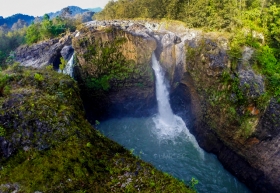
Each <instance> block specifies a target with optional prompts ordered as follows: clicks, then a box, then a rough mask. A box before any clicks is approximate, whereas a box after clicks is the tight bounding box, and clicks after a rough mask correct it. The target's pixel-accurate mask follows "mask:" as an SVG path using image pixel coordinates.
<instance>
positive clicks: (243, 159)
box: [182, 38, 280, 192]
mask: <svg viewBox="0 0 280 193" xmlns="http://www.w3.org/2000/svg"><path fill="white" fill-rule="evenodd" d="M215 41H216V42H218V43H215ZM194 48H195V49H194ZM186 54H187V60H188V59H189V60H188V61H187V69H188V71H189V74H190V76H186V75H185V76H184V77H183V79H182V83H185V84H186V85H187V86H188V87H189V89H190V90H191V91H193V92H192V112H193V113H194V116H195V117H196V119H195V122H194V127H193V128H192V131H193V132H194V134H195V135H196V137H197V140H198V142H199V144H200V145H201V146H202V147H203V148H204V149H205V150H206V151H209V152H212V153H215V154H217V157H218V159H219V160H220V161H221V162H222V163H223V165H224V166H225V168H227V169H228V170H229V171H230V172H231V173H233V174H234V175H235V176H237V177H238V178H239V179H240V180H241V181H242V182H244V183H245V184H246V185H248V187H250V189H252V190H253V191H254V192H280V189H279V187H280V181H279V179H280V172H279V168H280V166H279V162H278V160H279V155H280V149H279V147H278V144H279V140H280V137H279V133H280V131H279V120H280V114H279V110H277V109H279V104H278V103H277V102H276V101H275V99H272V100H271V101H270V104H269V105H268V107H267V108H266V109H265V108H262V107H261V105H260V104H258V103H257V102H256V101H258V100H260V99H261V95H262V94H263V93H264V92H265V85H264V81H263V77H262V76H260V75H258V74H257V73H256V72H254V71H253V70H252V68H251V66H250V57H251V56H252V50H251V49H248V48H245V50H244V52H243V58H242V60H241V61H240V63H239V64H237V68H236V69H235V67H234V66H233V64H231V62H230V61H229V59H228V56H227V54H226V49H225V47H223V46H221V44H220V43H219V40H217V39H216V40H210V41H209V40H207V38H206V39H204V40H202V41H194V40H193V41H188V42H187V53H186ZM213 64H215V65H214V66H216V67H215V68H213ZM227 73H228V74H227ZM232 96H234V97H233V98H235V99H234V100H233V99H232ZM259 103H260V102H259ZM258 105H259V106H258ZM229 108H231V111H229ZM246 113H248V114H247V115H246ZM234 117H235V118H234ZM236 117H237V119H236ZM238 117H243V118H241V119H238Z"/></svg>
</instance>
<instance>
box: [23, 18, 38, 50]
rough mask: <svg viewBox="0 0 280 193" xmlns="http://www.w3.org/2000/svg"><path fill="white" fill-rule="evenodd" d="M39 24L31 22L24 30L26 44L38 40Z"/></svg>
mask: <svg viewBox="0 0 280 193" xmlns="http://www.w3.org/2000/svg"><path fill="white" fill-rule="evenodd" d="M39 30H40V24H38V23H36V24H34V23H33V24H31V25H30V26H29V27H28V28H27V31H26V36H25V39H26V43H27V44H28V45H31V44H33V43H35V42H38V41H39V40H40V33H39Z"/></svg>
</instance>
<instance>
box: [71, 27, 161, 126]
mask: <svg viewBox="0 0 280 193" xmlns="http://www.w3.org/2000/svg"><path fill="white" fill-rule="evenodd" d="M93 27H94V25H93V24H92V26H91V27H88V28H87V29H85V30H84V31H80V35H79V36H77V37H76V38H74V39H73V47H74V49H75V52H76V53H77V58H78V61H79V64H80V67H79V68H77V73H76V74H78V75H77V77H78V81H79V82H80V84H81V85H82V86H81V87H82V88H84V89H82V90H84V91H85V92H84V93H83V94H82V95H83V98H84V101H85V103H86V104H87V105H86V110H88V114H91V116H90V117H91V118H92V117H94V118H95V119H98V120H100V119H102V117H108V116H118V115H120V114H122V115H123V114H130V115H138V116H141V115H143V114H149V112H148V110H147V109H150V108H148V107H149V106H150V107H152V106H154V105H155V104H156V102H155V100H156V99H155V94H154V80H153V71H152V68H151V65H150V58H151V55H152V53H153V51H154V50H155V49H156V46H157V45H156V41H155V40H154V39H153V38H152V37H150V36H149V35H147V36H144V35H143V33H144V31H142V28H143V26H141V25H136V24H135V25H131V30H133V31H134V32H133V33H134V34H132V33H130V32H127V31H123V30H122V29H118V28H107V29H104V30H103V29H95V28H93ZM137 31H139V34H137V35H136V34H135V33H137ZM119 40H120V41H121V42H122V43H121V45H120V46H119V45H117V46H118V50H117V51H116V50H115V51H114V50H113V49H114V48H113V47H114V46H116V45H115V43H116V41H119ZM102 46H104V47H102ZM106 46H107V47H106ZM90 47H92V49H96V50H101V49H107V50H108V51H109V52H112V53H111V55H108V58H107V56H106V58H104V60H105V59H106V60H107V61H108V62H109V63H110V66H109V67H108V69H107V70H106V71H107V72H105V74H102V73H103V72H101V71H99V70H98V68H99V67H97V65H99V62H97V63H94V62H93V63H91V62H90V61H91V60H99V58H98V57H95V56H94V57H95V58H91V59H87V57H86V54H88V50H89V48H90ZM105 47H106V48H105ZM117 52H118V53H117ZM89 54H90V55H92V53H89ZM116 55H118V56H120V57H119V58H115V56H116ZM110 57H111V58H110ZM122 57H124V58H125V60H122V59H120V58H122ZM99 61H100V60H99ZM101 62H102V61H101ZM118 64H120V66H118ZM104 65H107V64H104ZM122 66H123V68H124V69H123V70H121V71H119V70H118V69H119V68H122ZM125 66H126V67H125ZM128 66H129V67H128ZM100 68H102V67H100ZM109 71H110V73H108V72H109ZM111 72H112V73H111ZM106 77H109V78H108V79H106V80H105V81H107V82H108V87H107V88H104V87H103V88H98V85H97V86H94V85H93V87H91V84H95V82H97V81H99V80H101V79H102V78H104V79H105V78H106ZM101 86H102V85H101ZM82 92H83V91H82ZM96 101H99V103H96ZM87 107H88V108H87ZM92 121H94V120H92Z"/></svg>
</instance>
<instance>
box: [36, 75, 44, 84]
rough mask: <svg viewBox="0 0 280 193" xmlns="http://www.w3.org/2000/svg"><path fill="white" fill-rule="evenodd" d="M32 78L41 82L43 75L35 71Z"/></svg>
mask: <svg viewBox="0 0 280 193" xmlns="http://www.w3.org/2000/svg"><path fill="white" fill-rule="evenodd" d="M34 79H35V80H36V81H38V82H42V81H43V80H44V77H43V76H42V75H41V74H38V73H35V74H34Z"/></svg>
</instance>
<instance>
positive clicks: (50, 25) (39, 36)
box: [25, 14, 80, 45]
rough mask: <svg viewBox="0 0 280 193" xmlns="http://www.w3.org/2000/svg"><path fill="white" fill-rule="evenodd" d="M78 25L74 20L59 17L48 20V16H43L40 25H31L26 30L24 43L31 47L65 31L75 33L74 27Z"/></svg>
mask: <svg viewBox="0 0 280 193" xmlns="http://www.w3.org/2000/svg"><path fill="white" fill-rule="evenodd" d="M79 24H80V23H79V22H78V21H76V20H74V19H73V20H72V19H68V18H61V17H56V18H54V19H52V20H50V18H49V16H48V15H47V14H45V15H44V17H43V21H42V22H41V23H33V24H31V25H30V26H29V27H28V28H27V32H26V37H25V39H26V43H27V44H28V45H31V44H33V43H36V42H38V41H40V40H45V39H50V38H54V37H57V36H59V35H60V34H62V33H65V32H67V31H75V29H76V26H78V25H79Z"/></svg>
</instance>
